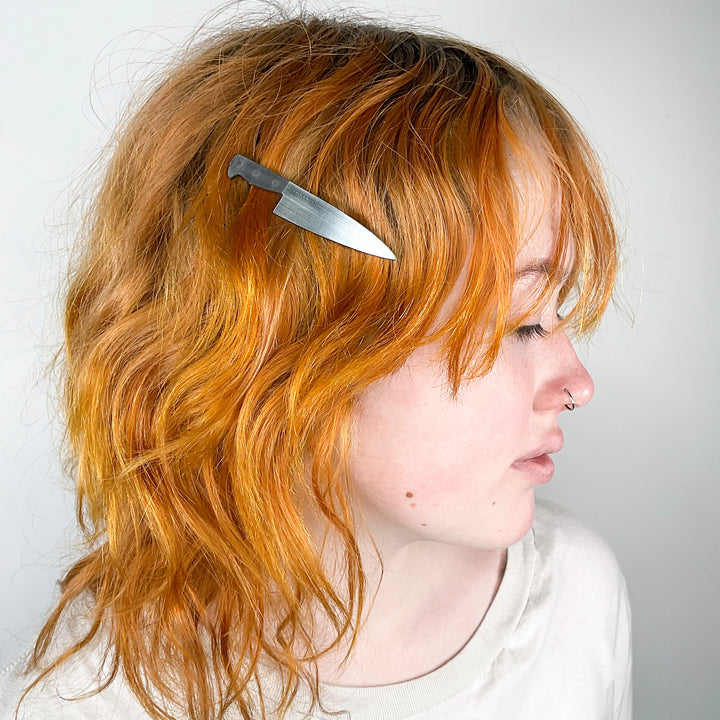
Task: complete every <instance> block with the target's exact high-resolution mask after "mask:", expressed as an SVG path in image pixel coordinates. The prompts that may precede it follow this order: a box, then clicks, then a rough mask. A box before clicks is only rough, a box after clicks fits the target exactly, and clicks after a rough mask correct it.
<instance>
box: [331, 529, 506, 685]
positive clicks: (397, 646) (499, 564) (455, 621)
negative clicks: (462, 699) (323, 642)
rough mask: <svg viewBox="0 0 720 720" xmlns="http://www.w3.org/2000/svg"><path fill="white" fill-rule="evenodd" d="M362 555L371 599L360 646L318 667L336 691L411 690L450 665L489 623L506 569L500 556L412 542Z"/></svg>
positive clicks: (371, 548) (366, 546)
mask: <svg viewBox="0 0 720 720" xmlns="http://www.w3.org/2000/svg"><path fill="white" fill-rule="evenodd" d="M361 549H362V554H363V564H364V568H365V574H366V578H367V587H368V592H367V596H366V598H367V600H366V602H365V607H364V608H363V614H362V622H361V624H360V627H359V630H358V633H357V638H356V642H355V645H354V647H353V648H352V650H351V652H350V653H349V655H347V651H348V646H347V643H346V644H345V645H344V646H341V647H338V648H337V649H336V650H334V651H332V652H329V653H327V654H325V655H323V656H322V657H321V658H320V660H319V661H318V672H319V675H320V680H321V681H322V682H325V683H329V684H333V685H345V686H353V687H364V686H375V685H387V684H392V683H397V682H403V681H405V680H409V679H412V678H415V677H419V676H421V675H424V674H426V673H428V672H431V671H432V670H434V669H436V668H438V667H440V666H441V665H443V664H444V663H446V662H447V661H448V660H449V659H450V658H452V657H453V656H454V655H456V654H457V653H458V652H459V651H460V650H461V649H462V647H463V646H464V645H465V644H466V643H467V641H468V640H469V639H470V637H471V636H472V635H473V633H474V632H475V631H476V630H477V628H478V626H479V625H480V623H481V622H482V620H483V618H484V616H485V613H486V612H487V610H488V608H489V607H490V605H491V603H492V601H493V598H494V597H495V594H496V592H497V589H498V587H499V585H500V581H501V579H502V575H503V572H504V568H505V557H506V551H505V550H504V549H500V548H494V549H478V548H469V547H464V546H459V545H450V544H447V543H442V542H436V541H432V540H425V539H408V538H405V539H402V540H399V539H397V538H394V539H393V541H392V542H384V543H381V544H380V545H378V546H377V548H376V546H375V545H374V544H373V543H372V542H371V541H369V538H368V537H366V538H365V539H364V540H362V539H361ZM346 655H347V658H346V659H345V656H346ZM343 660H344V662H343Z"/></svg>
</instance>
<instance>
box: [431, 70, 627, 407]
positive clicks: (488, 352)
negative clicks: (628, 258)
mask: <svg viewBox="0 0 720 720" xmlns="http://www.w3.org/2000/svg"><path fill="white" fill-rule="evenodd" d="M513 79H514V80H515V81H517V82H518V85H514V84H513V86H512V87H509V88H506V89H505V92H501V93H499V97H498V103H497V118H496V122H495V123H486V124H485V125H484V127H483V130H482V134H483V136H484V137H483V140H484V145H485V147H484V148H483V150H484V151H485V155H484V156H483V155H472V154H471V153H468V154H467V155H466V167H465V168H463V170H464V172H462V173H461V176H463V177H467V178H468V179H469V180H470V182H471V183H473V181H474V183H473V184H472V185H468V186H467V187H466V188H465V189H464V195H466V197H468V198H470V199H471V205H470V208H469V212H468V214H467V215H468V217H469V218H471V222H470V223H469V224H468V225H467V226H466V227H462V228H457V229H455V232H454V233H451V235H452V236H454V237H464V238H467V237H472V238H473V241H472V243H471V244H470V246H469V247H467V248H466V252H467V255H466V263H467V268H466V269H465V271H463V273H462V275H463V276H464V277H463V278H461V280H460V283H461V286H462V290H461V297H460V299H459V300H458V301H457V302H456V303H455V304H454V306H453V310H452V312H450V313H449V314H448V317H447V320H446V321H445V322H443V323H442V324H440V325H438V326H437V327H436V328H435V330H434V332H433V333H432V335H431V336H429V338H428V341H430V342H432V341H435V340H440V339H441V340H442V350H441V355H442V357H443V359H444V361H445V362H446V363H447V368H448V378H449V382H450V387H451V388H452V391H453V392H454V393H455V392H457V389H458V387H459V385H460V383H461V382H462V381H463V380H469V379H473V378H475V377H479V376H482V375H483V374H485V373H487V372H488V371H489V370H490V369H491V368H492V365H493V363H494V361H495V359H496V358H497V354H498V352H499V350H500V345H501V343H502V340H503V338H504V337H505V336H507V335H509V334H511V333H512V332H514V331H515V330H516V329H517V328H518V327H520V326H521V325H524V324H526V323H527V321H528V320H529V318H530V317H531V316H533V315H535V314H536V313H537V312H538V311H539V309H540V308H542V307H543V306H544V305H545V304H546V303H547V302H548V301H549V299H550V297H551V296H552V295H553V294H554V293H556V292H559V306H560V307H562V308H563V312H564V317H563V318H562V320H561V324H562V325H563V326H564V327H565V328H566V329H567V330H568V331H569V332H570V333H571V334H573V335H574V336H578V337H579V336H584V335H588V334H590V333H592V332H593V331H594V330H595V329H596V328H597V326H598V324H599V322H600V320H601V318H602V315H603V313H604V311H605V309H606V308H607V305H608V303H609V301H610V298H611V295H612V290H613V286H614V282H615V277H616V273H617V262H618V261H617V254H618V240H617V235H616V230H615V226H614V222H613V218H612V212H611V205H610V201H609V198H608V195H607V192H606V189H605V185H604V182H603V179H602V170H601V167H600V164H599V162H598V160H597V158H596V155H595V153H594V151H593V150H592V148H591V147H590V145H589V143H588V141H587V140H586V138H585V136H584V135H583V133H582V131H581V130H580V128H579V127H578V126H577V124H576V123H575V121H574V120H573V119H572V118H571V117H570V115H569V114H568V113H567V112H566V111H565V110H564V108H562V106H561V105H560V104H559V103H558V101H557V100H555V98H554V97H553V96H552V95H550V93H548V92H547V91H546V90H544V89H543V88H542V87H540V86H539V85H538V84H537V83H535V82H534V81H533V80H532V79H530V78H527V77H521V78H517V77H516V78H513ZM465 132H468V133H470V136H468V137H466V138H465V139H464V141H462V144H467V145H468V146H470V145H471V143H472V139H473V136H475V135H477V130H475V132H474V133H473V131H472V130H471V129H470V128H466V129H465ZM519 178H522V180H519ZM523 196H524V197H523ZM531 196H532V197H531ZM538 202H539V203H540V204H541V205H542V213H547V212H553V213H557V219H558V227H557V236H556V238H555V242H554V243H553V254H552V257H551V258H549V262H548V263H547V268H546V269H547V272H546V274H545V278H544V280H543V282H542V284H541V286H540V288H539V289H538V291H537V292H536V293H535V295H534V298H535V299H534V302H533V303H532V306H531V307H529V308H527V309H526V310H525V311H524V312H522V314H520V315H517V316H512V315H511V313H510V306H511V301H512V293H513V285H514V281H515V270H516V268H515V264H516V258H517V255H518V253H519V252H520V250H521V249H522V248H523V247H524V245H525V244H526V243H527V242H528V240H529V237H530V236H531V235H532V228H533V224H537V223H539V221H540V217H532V218H531V217H530V216H529V208H530V207H533V206H536V205H537V204H538ZM528 228H530V230H529V229H528ZM570 259H572V262H571V263H570V264H568V261H569V260H570Z"/></svg>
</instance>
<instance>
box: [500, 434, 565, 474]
mask: <svg viewBox="0 0 720 720" xmlns="http://www.w3.org/2000/svg"><path fill="white" fill-rule="evenodd" d="M562 446H563V436H562V433H559V434H556V435H554V436H553V437H552V438H549V439H548V440H547V441H546V442H544V443H543V444H542V445H540V446H539V447H537V448H535V450H532V451H531V452H529V453H528V454H527V455H524V456H523V457H521V458H519V459H518V460H516V461H515V462H514V463H513V464H512V465H511V467H513V468H514V469H515V470H519V471H520V472H522V473H523V474H525V475H527V476H529V477H530V479H531V480H532V481H533V482H535V483H537V484H544V483H547V482H550V480H551V479H552V476H553V473H554V472H555V463H554V462H553V461H552V458H551V457H550V455H551V454H552V453H556V452H559V451H560V450H561V449H562Z"/></svg>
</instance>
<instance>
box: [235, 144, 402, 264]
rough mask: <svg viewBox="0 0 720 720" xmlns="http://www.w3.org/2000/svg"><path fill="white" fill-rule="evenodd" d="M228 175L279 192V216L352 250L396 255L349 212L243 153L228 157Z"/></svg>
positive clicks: (392, 257)
mask: <svg viewBox="0 0 720 720" xmlns="http://www.w3.org/2000/svg"><path fill="white" fill-rule="evenodd" d="M228 175H229V176H230V178H235V177H238V175H239V176H240V177H242V178H244V179H245V180H247V181H248V182H249V183H250V184H251V185H256V186H257V187H259V188H262V189H263V190H270V191H271V192H276V193H281V194H282V197H281V198H280V201H279V202H278V204H277V205H276V206H275V208H274V209H273V213H275V215H277V216H278V217H281V218H284V219H285V220H289V221H290V222H291V223H294V224H295V225H299V226H300V227H301V228H305V230H310V232H314V233H316V234H318V235H320V236H321V237H324V238H327V239H328V240H332V241H333V242H336V243H339V244H340V245H345V246H346V247H349V248H353V250H359V251H360V252H363V253H367V254H368V255H376V256H377V257H381V258H387V259H388V260H395V259H396V258H395V255H394V253H393V252H392V250H390V248H389V247H388V246H387V245H386V244H385V243H384V242H383V241H382V240H380V238H379V237H378V236H377V235H375V234H373V233H371V232H370V231H369V230H368V229H367V228H366V227H364V226H363V225H361V224H360V223H359V222H357V221H356V220H353V219H352V218H351V217H350V216H349V215H346V214H345V213H344V212H342V211H341V210H338V209H337V208H336V207H335V206H334V205H331V204H330V203H328V202H325V200H321V199H320V198H319V197H317V195H313V194H312V193H310V192H308V191H307V190H303V189H302V188H301V187H298V186H297V185H295V184H294V183H291V182H290V181H289V180H286V179H285V178H284V177H282V176H281V175H278V174H277V173H274V172H272V170H268V169H267V168H266V167H263V166H262V165H258V163H256V162H254V161H253V160H250V159H249V158H246V157H245V156H244V155H236V156H235V157H234V158H233V159H232V160H231V161H230V165H229V166H228Z"/></svg>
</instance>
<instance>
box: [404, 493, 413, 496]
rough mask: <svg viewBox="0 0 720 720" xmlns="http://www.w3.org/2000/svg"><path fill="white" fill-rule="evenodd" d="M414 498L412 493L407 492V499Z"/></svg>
mask: <svg viewBox="0 0 720 720" xmlns="http://www.w3.org/2000/svg"><path fill="white" fill-rule="evenodd" d="M412 496H413V494H412V493H411V492H406V493H405V497H412Z"/></svg>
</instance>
